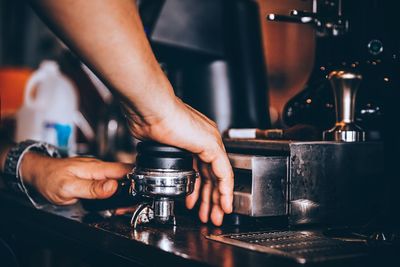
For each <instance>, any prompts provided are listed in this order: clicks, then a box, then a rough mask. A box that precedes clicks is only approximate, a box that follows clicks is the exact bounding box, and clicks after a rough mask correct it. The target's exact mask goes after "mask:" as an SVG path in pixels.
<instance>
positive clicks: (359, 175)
mask: <svg viewBox="0 0 400 267" xmlns="http://www.w3.org/2000/svg"><path fill="white" fill-rule="evenodd" d="M225 146H226V148H227V150H228V152H229V158H230V161H231V163H232V166H233V168H234V172H235V189H234V190H235V191H234V207H233V210H234V213H236V214H240V215H247V216H251V217H270V216H287V217H288V218H289V223H290V224H291V225H296V224H314V223H322V224H330V225H343V224H352V223H354V224H358V223H362V222H365V221H367V220H368V219H369V218H370V217H372V216H373V215H374V214H376V213H377V212H378V211H379V204H380V203H379V202H380V200H381V199H382V194H383V186H384V184H385V183H384V181H382V179H384V175H383V145H382V144H381V143H370V142H355V143H347V142H326V141H319V142H290V141H267V140H234V139H226V140H225Z"/></svg>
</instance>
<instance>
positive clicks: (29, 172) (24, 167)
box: [19, 151, 50, 186]
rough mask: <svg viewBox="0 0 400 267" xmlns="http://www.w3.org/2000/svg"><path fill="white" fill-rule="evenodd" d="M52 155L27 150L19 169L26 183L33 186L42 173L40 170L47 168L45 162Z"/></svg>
mask: <svg viewBox="0 0 400 267" xmlns="http://www.w3.org/2000/svg"><path fill="white" fill-rule="evenodd" d="M49 158H50V157H48V156H45V155H41V154H38V153H35V152H33V151H31V152H27V153H26V154H25V155H24V157H23V158H22V161H21V166H20V169H19V172H20V175H21V179H22V181H23V182H24V184H26V185H30V186H32V185H33V184H34V183H35V180H36V179H37V177H39V175H40V171H41V170H42V169H44V168H45V164H44V162H45V161H46V160H48V159H49Z"/></svg>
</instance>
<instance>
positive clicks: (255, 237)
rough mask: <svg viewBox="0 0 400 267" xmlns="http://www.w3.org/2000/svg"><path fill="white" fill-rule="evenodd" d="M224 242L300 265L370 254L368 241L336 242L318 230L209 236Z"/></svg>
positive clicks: (336, 240) (337, 240)
mask: <svg viewBox="0 0 400 267" xmlns="http://www.w3.org/2000/svg"><path fill="white" fill-rule="evenodd" d="M207 238H208V239H211V240H215V241H219V242H222V243H226V244H230V245H234V246H238V247H242V248H246V249H250V250H254V251H258V252H262V253H268V254H273V255H276V256H281V257H285V258H290V259H293V260H295V261H297V262H298V263H309V262H321V261H329V260H339V259H344V258H352V257H360V256H363V255H366V252H367V246H366V244H365V243H364V242H349V241H343V240H339V239H333V238H329V237H326V236H324V235H323V234H322V233H320V232H314V231H265V232H248V233H235V234H223V235H209V236H207Z"/></svg>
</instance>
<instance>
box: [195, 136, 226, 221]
mask: <svg viewBox="0 0 400 267" xmlns="http://www.w3.org/2000/svg"><path fill="white" fill-rule="evenodd" d="M199 157H200V159H201V160H203V161H205V162H209V163H210V164H211V169H212V173H213V176H214V178H215V180H216V184H217V187H218V191H219V194H220V195H221V197H220V205H221V207H222V210H223V211H224V212H225V213H231V212H232V201H233V171H232V167H231V165H230V162H229V159H228V156H227V155H226V153H225V149H224V147H223V145H222V144H220V145H219V146H218V147H217V148H215V149H205V150H204V151H203V152H202V153H201V154H200V155H199Z"/></svg>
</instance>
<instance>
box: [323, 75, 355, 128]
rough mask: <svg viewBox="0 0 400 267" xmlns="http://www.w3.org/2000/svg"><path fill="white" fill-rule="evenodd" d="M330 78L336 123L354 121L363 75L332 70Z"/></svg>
mask: <svg viewBox="0 0 400 267" xmlns="http://www.w3.org/2000/svg"><path fill="white" fill-rule="evenodd" d="M328 79H329V80H330V83H331V85H332V88H333V93H334V97H335V105H336V123H340V124H346V123H353V122H354V112H355V101H356V95H357V91H358V88H359V86H360V83H361V80H362V76H361V75H360V74H357V73H352V72H346V71H332V72H331V73H330V74H329V76H328Z"/></svg>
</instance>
